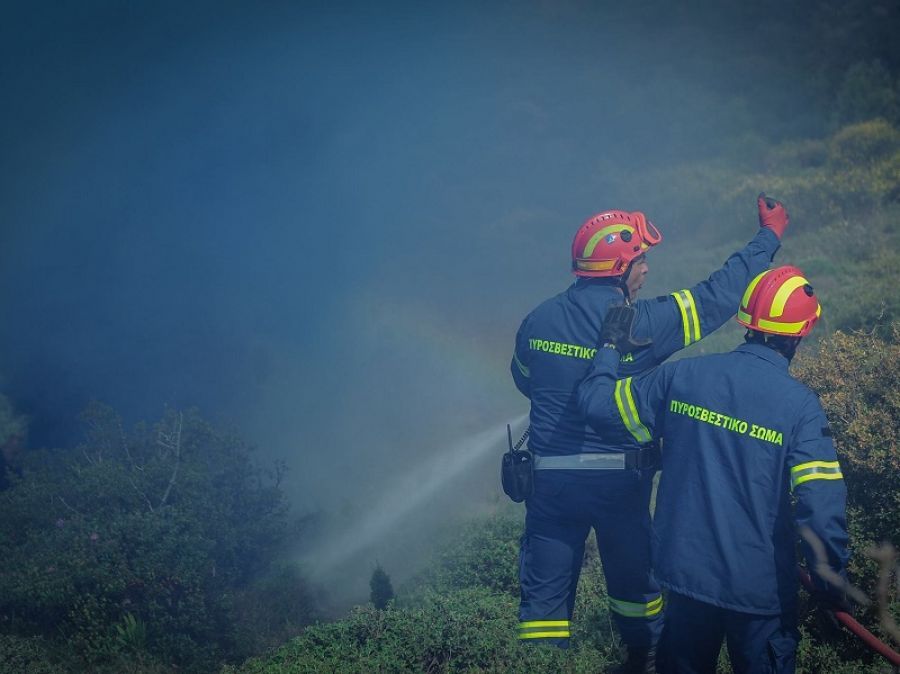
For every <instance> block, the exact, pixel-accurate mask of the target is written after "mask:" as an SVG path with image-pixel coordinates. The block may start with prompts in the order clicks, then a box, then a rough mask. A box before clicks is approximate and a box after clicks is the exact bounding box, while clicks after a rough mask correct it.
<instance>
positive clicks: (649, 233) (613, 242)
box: [572, 211, 662, 276]
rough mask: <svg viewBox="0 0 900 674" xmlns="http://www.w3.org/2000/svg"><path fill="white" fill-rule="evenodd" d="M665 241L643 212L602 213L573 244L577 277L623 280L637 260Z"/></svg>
mask: <svg viewBox="0 0 900 674" xmlns="http://www.w3.org/2000/svg"><path fill="white" fill-rule="evenodd" d="M660 241H662V234H660V233H659V230H658V229H656V227H654V226H653V223H651V222H650V221H649V220H647V218H646V216H645V215H644V214H643V213H641V212H640V211H634V212H633V213H629V212H628V211H603V212H602V213H597V215H595V216H593V217H591V218H589V219H588V220H587V221H586V222H585V223H584V224H583V225H582V226H581V229H579V230H578V231H577V232H576V233H575V239H574V240H573V241H572V273H574V274H575V275H576V276H621V275H622V274H624V273H625V270H626V269H628V265H629V264H631V261H632V260H634V259H635V258H636V257H639V256H640V255H642V254H644V253H645V252H647V250H648V249H649V248H650V247H651V246H655V245H656V244H658V243H659V242H660Z"/></svg>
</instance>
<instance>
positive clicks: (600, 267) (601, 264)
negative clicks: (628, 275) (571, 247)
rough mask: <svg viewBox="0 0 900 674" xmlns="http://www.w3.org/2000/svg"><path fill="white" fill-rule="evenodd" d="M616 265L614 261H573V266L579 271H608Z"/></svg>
mask: <svg viewBox="0 0 900 674" xmlns="http://www.w3.org/2000/svg"><path fill="white" fill-rule="evenodd" d="M615 264H616V261H615V260H581V259H578V260H576V261H575V266H576V267H578V269H580V270H581V271H608V270H610V269H612V268H613V265H615Z"/></svg>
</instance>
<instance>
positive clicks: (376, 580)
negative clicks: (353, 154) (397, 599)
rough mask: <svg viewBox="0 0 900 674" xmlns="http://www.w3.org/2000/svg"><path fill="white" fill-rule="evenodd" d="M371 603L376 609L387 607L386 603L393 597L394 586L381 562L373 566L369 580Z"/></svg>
mask: <svg viewBox="0 0 900 674" xmlns="http://www.w3.org/2000/svg"><path fill="white" fill-rule="evenodd" d="M369 588H370V590H371V594H370V598H371V600H372V605H373V606H374V607H375V608H377V609H378V610H384V609H385V608H387V605H388V603H389V602H390V601H391V599H393V598H394V586H393V585H391V577H390V576H389V575H387V573H386V572H385V570H384V569H382V568H381V564H378V565H376V566H375V570H374V571H372V578H371V579H370V580H369Z"/></svg>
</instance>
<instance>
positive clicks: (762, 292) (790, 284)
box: [737, 266, 822, 337]
mask: <svg viewBox="0 0 900 674" xmlns="http://www.w3.org/2000/svg"><path fill="white" fill-rule="evenodd" d="M821 313H822V307H821V306H820V305H819V300H817V299H816V296H815V293H813V288H812V286H811V285H810V284H809V281H807V280H806V279H805V278H804V277H803V272H802V271H800V270H799V269H797V267H791V266H785V267H776V268H775V269H769V270H768V271H764V272H763V273H762V274H760V275H759V276H757V277H756V278H755V279H753V280H752V281H750V285H749V286H747V290H746V291H745V292H744V297H743V299H742V300H741V308H740V309H738V313H737V322H738V323H740V324H741V325H743V326H746V327H748V328H750V329H751V330H759V331H760V332H768V333H769V334H772V335H788V336H790V337H805V336H806V335H808V334H809V333H810V331H811V330H812V328H813V325H815V323H816V321H817V320H818V319H819V315H820V314H821Z"/></svg>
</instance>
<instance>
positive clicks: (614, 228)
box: [581, 225, 634, 257]
mask: <svg viewBox="0 0 900 674" xmlns="http://www.w3.org/2000/svg"><path fill="white" fill-rule="evenodd" d="M624 231H628V232H631V233H632V234H634V227H629V226H628V225H608V226H606V227H604V228H603V229H601V230H598V231H596V232H594V235H593V236H592V237H591V238H590V239H588V242H587V245H585V247H584V252H583V253H582V254H581V257H590V256H591V255H593V253H594V248H596V247H597V244H598V243H600V241H602V240H603V238H604V237H606V235H607V234H617V233H618V232H624Z"/></svg>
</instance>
